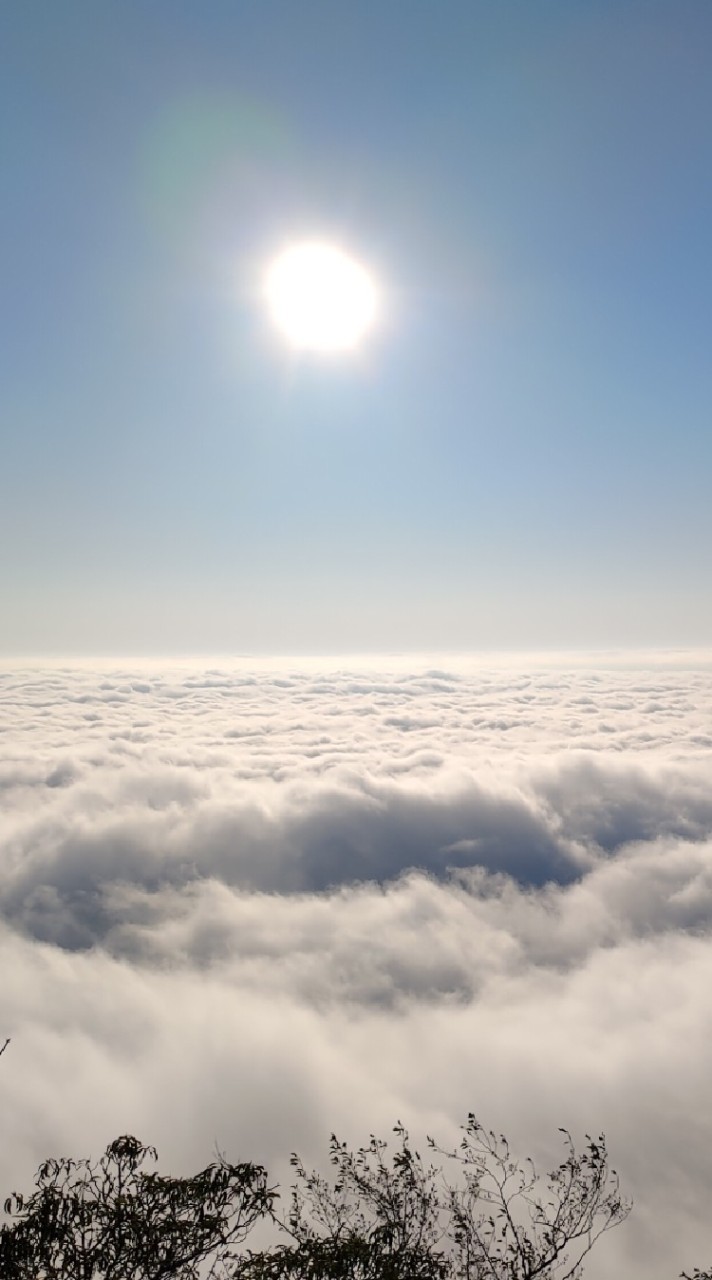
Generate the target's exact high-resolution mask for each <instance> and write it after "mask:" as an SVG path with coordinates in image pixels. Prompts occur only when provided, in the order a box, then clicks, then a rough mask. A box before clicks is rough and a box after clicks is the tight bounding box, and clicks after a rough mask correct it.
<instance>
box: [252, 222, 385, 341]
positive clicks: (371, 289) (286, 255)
mask: <svg viewBox="0 0 712 1280" xmlns="http://www.w3.org/2000/svg"><path fill="white" fill-rule="evenodd" d="M265 296H266V299H267V306H268V308H269V311H270V314H271V316H272V319H273V320H274V322H275V324H276V325H277V328H278V329H279V330H280V331H281V332H282V334H283V335H284V336H285V337H286V338H287V340H288V341H289V343H290V344H291V345H292V346H293V347H298V348H302V349H305V350H312V351H348V350H350V349H352V348H354V347H357V346H358V345H359V343H360V342H361V339H362V338H363V337H364V336H365V334H366V333H367V332H368V330H369V329H370V328H371V326H372V324H373V323H374V321H375V319H376V315H377V311H378V293H377V290H376V286H375V283H374V281H373V279H372V277H371V276H370V274H369V273H368V271H367V270H366V269H365V267H362V266H361V264H360V263H359V262H356V260H355V259H354V258H351V257H350V256H349V255H348V254H347V253H344V252H343V250H342V249H338V248H337V247H336V246H335V245H331V244H325V243H323V242H321V241H308V242H306V243H303V244H295V245H292V246H291V247H290V248H288V249H285V250H284V251H283V252H282V253H281V254H280V255H279V256H278V257H277V258H276V259H275V261H274V262H273V263H272V265H271V266H270V268H269V269H268V271H267V275H266V279H265Z"/></svg>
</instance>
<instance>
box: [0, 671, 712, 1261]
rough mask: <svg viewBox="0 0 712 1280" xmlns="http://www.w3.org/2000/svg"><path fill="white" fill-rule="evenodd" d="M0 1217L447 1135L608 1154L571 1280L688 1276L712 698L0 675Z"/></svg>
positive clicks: (657, 688)
mask: <svg viewBox="0 0 712 1280" xmlns="http://www.w3.org/2000/svg"><path fill="white" fill-rule="evenodd" d="M0 697H1V698H2V704H1V705H2V719H3V722H4V725H5V732H4V734H3V736H2V738H1V739H0V803H1V804H2V809H3V815H4V818H3V826H2V835H1V837H0V951H1V952H2V970H3V973H4V975H5V976H6V978H5V982H4V984H3V994H2V1007H1V1014H0V1033H2V1034H11V1035H12V1036H13V1044H12V1046H11V1051H10V1053H8V1054H7V1055H5V1057H4V1058H3V1061H2V1067H1V1074H2V1082H3V1087H4V1089H5V1097H6V1099H7V1102H8V1105H7V1106H6V1108H5V1112H6V1115H8V1116H9V1117H10V1119H9V1120H8V1124H7V1131H6V1134H5V1136H4V1140H3V1144H2V1150H1V1151H0V1176H1V1177H2V1180H3V1185H4V1186H5V1189H6V1191H7V1190H9V1189H10V1187H11V1186H12V1185H14V1184H16V1183H18V1182H21V1181H22V1180H23V1179H24V1180H26V1179H27V1177H28V1176H29V1173H30V1172H31V1169H32V1167H33V1165H34V1164H35V1163H36V1162H37V1161H38V1160H39V1159H40V1158H41V1157H43V1156H45V1155H47V1154H50V1152H53V1153H82V1152H89V1151H97V1150H98V1149H99V1147H100V1146H101V1145H102V1143H104V1142H105V1141H106V1140H108V1138H110V1137H112V1136H115V1134H116V1133H118V1132H120V1131H126V1130H130V1131H134V1132H137V1133H138V1134H139V1135H140V1136H142V1137H143V1138H145V1139H146V1140H150V1141H155V1142H156V1143H157V1144H158V1145H159V1147H160V1148H161V1150H162V1155H163V1157H164V1160H165V1161H166V1162H170V1163H172V1164H174V1165H179V1166H183V1165H186V1164H188V1163H190V1162H195V1161H197V1160H200V1159H203V1158H207V1157H208V1156H209V1154H210V1151H211V1149H212V1147H213V1144H214V1142H215V1141H216V1140H217V1141H219V1142H220V1143H221V1144H222V1145H224V1146H225V1147H227V1149H228V1150H229V1151H230V1153H231V1154H234V1155H235V1156H238V1155H239V1156H241V1157H242V1156H245V1157H248V1156H249V1157H250V1158H255V1159H264V1160H267V1161H270V1162H271V1163H272V1164H274V1165H275V1167H281V1168H282V1169H283V1168H284V1160H285V1157H286V1156H287V1155H288V1153H289V1151H290V1150H291V1149H292V1148H294V1147H297V1148H298V1149H299V1150H300V1151H301V1152H303V1153H304V1154H305V1156H306V1157H307V1158H309V1157H312V1158H314V1159H317V1158H318V1157H319V1154H320V1152H321V1151H322V1150H323V1147H324V1141H325V1138H326V1136H328V1132H329V1131H330V1130H331V1129H332V1128H335V1129H337V1130H339V1131H340V1132H341V1133H343V1134H344V1136H347V1137H350V1138H353V1139H354V1140H359V1139H360V1138H362V1137H364V1136H366V1135H367V1133H368V1132H370V1131H371V1130H374V1129H375V1130H377V1131H378V1130H379V1129H380V1130H385V1129H387V1128H388V1126H389V1124H390V1123H392V1122H393V1121H395V1120H396V1119H397V1118H400V1119H402V1120H403V1121H404V1122H406V1123H408V1124H409V1125H411V1126H412V1128H413V1130H414V1131H415V1132H416V1134H421V1135H422V1134H424V1132H425V1131H429V1132H434V1133H436V1134H437V1136H439V1137H443V1138H445V1139H446V1138H448V1137H449V1136H451V1135H452V1134H453V1132H454V1128H455V1126H456V1124H457V1123H458V1121H459V1120H461V1119H463V1118H464V1116H465V1113H466V1112H467V1111H468V1110H469V1109H476V1110H477V1111H479V1112H480V1113H481V1115H482V1118H483V1119H484V1120H485V1121H487V1122H490V1121H491V1122H492V1123H494V1124H495V1125H496V1126H497V1127H499V1128H503V1129H504V1130H505V1131H506V1132H508V1133H509V1135H510V1136H511V1138H512V1139H513V1142H514V1144H515V1145H519V1146H521V1148H522V1149H523V1150H524V1151H529V1150H531V1151H533V1152H534V1153H535V1154H536V1155H539V1156H541V1157H542V1159H543V1160H544V1161H545V1162H546V1160H547V1159H548V1160H553V1159H554V1157H555V1156H556V1154H557V1153H556V1148H555V1136H556V1128H557V1126H558V1125H559V1124H565V1125H568V1126H569V1127H570V1128H571V1129H572V1130H573V1131H574V1132H578V1133H583V1131H585V1130H588V1131H593V1130H595V1131H598V1130H599V1129H600V1128H603V1129H605V1130H606V1132H607V1134H608V1138H609V1144H610V1146H611V1148H612V1151H613V1153H614V1156H615V1160H616V1163H617V1165H618V1167H619V1169H620V1172H621V1175H622V1178H623V1181H624V1183H625V1184H626V1186H627V1188H628V1189H629V1190H630V1191H631V1192H632V1194H633V1195H634V1196H635V1198H636V1201H637V1206H636V1211H635V1214H634V1217H633V1218H632V1219H631V1222H630V1223H629V1224H628V1225H626V1226H625V1227H624V1228H622V1229H621V1230H620V1231H618V1232H617V1233H616V1235H615V1236H614V1237H611V1238H610V1240H609V1241H606V1242H605V1243H604V1244H603V1245H601V1246H600V1247H599V1249H598V1257H596V1255H594V1256H593V1258H592V1261H591V1264H590V1266H589V1268H588V1272H587V1274H589V1275H590V1276H592V1277H594V1280H595V1277H596V1276H603V1275H605V1274H616V1273H618V1272H620V1274H623V1273H625V1274H626V1275H630V1276H632V1277H633V1278H635V1277H637V1276H640V1277H642V1276H643V1275H645V1276H646V1277H652V1278H653V1280H656V1278H657V1277H660V1278H661V1280H662V1277H663V1276H674V1275H676V1274H677V1272H678V1271H679V1270H680V1269H681V1267H682V1266H683V1265H685V1266H688V1267H689V1266H691V1265H692V1264H693V1263H695V1262H698V1263H700V1264H701V1263H703V1262H705V1261H708V1260H709V1258H712V1236H710V1238H709V1239H706V1238H705V1231H704V1223H705V1220H706V1216H707V1213H708V1206H707V1203H706V1190H705V1188H706V1187H707V1186H708V1185H709V1183H710V1177H711V1175H712V1156H710V1151H711V1150H712V1141H711V1139H712V1116H711V1115H710V1113H709V1106H708V1102H707V1094H708V1080H709V1075H710V1069H711V1068H712V1034H710V1033H711V1032H712V1012H711V1011H712V1003H711V1002H710V1000H709V995H708V993H709V990H710V989H711V986H712V943H711V941H710V926H711V924H712V799H711V798H710V791H709V777H710V748H711V746H712V735H711V734H710V731H709V725H710V724H711V723H712V715H711V713H712V668H710V666H708V665H705V663H704V662H703V661H702V660H701V659H699V658H697V659H695V660H690V659H687V660H683V659H682V658H680V657H678V658H675V657H674V656H672V657H670V656H668V657H665V656H664V655H660V656H659V657H658V658H648V659H646V660H642V659H641V660H640V661H631V660H626V661H623V660H618V661H615V660H611V661H609V662H608V664H607V665H606V666H604V665H603V664H602V663H601V662H600V660H599V661H597V662H596V663H594V662H593V661H592V660H590V661H588V662H587V661H585V660H583V659H578V660H577V661H575V662H574V661H572V660H569V661H567V662H565V661H563V660H562V661H561V662H560V663H558V664H554V663H551V662H550V663H544V662H535V661H532V662H531V663H529V664H526V665H525V664H523V663H521V664H520V665H516V664H515V663H514V662H510V663H509V664H506V665H505V664H502V665H500V666H499V667H497V666H495V665H494V664H492V665H491V666H486V665H484V664H474V663H467V662H465V661H463V660H459V661H458V660H448V661H447V662H445V661H444V660H443V659H440V660H439V661H438V662H437V663H432V662H431V663H429V664H425V663H423V664H419V665H416V664H412V665H411V667H410V669H409V668H408V667H407V666H406V665H405V664H404V663H397V662H395V661H394V662H392V663H390V664H389V663H385V662H383V663H381V664H379V665H374V664H372V665H371V666H368V665H367V664H365V663H361V664H355V663H354V664H353V665H350V666H348V667H347V666H346V665H344V664H340V665H337V664H335V663H331V664H326V663H322V664H316V663H306V662H303V663H290V664H280V665H279V666H278V665H276V664H273V665H271V664H269V663H267V662H262V663H260V662H252V663H247V662H246V663H243V664H241V665H239V666H238V665H228V664H225V665H224V666H222V667H220V668H217V667H216V668H214V669H212V670H209V671H206V670H201V669H199V668H198V667H197V666H193V667H184V668H182V669H180V668H178V667H175V666H174V667H168V666H166V667H160V666H158V665H155V664H154V665H153V666H144V667H142V668H140V669H139V668H138V667H137V668H136V669H133V670H132V669H129V668H125V669H120V670H119V669H111V668H109V667H108V666H107V667H104V668H103V669H98V668H94V669H90V668H88V667H81V666H78V665H77V666H73V667H67V668H60V667H45V668H43V669H37V670H20V669H19V668H18V669H11V670H8V671H6V672H5V674H4V677H3V679H2V681H1V682H0Z"/></svg>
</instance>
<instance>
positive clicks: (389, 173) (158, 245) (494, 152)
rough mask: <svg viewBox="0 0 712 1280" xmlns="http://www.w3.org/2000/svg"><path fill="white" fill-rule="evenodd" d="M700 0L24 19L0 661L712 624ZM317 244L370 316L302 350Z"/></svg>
mask: <svg viewBox="0 0 712 1280" xmlns="http://www.w3.org/2000/svg"><path fill="white" fill-rule="evenodd" d="M711 47H712V4H710V3H709V0H665V2H661V0H586V2H584V0H542V2H541V3H532V0H462V3H459V2H458V0H442V2H441V3H434V0H373V2H372V0H358V2H357V3H355V2H354V0H348V3H346V2H341V0H298V2H297V0H283V2H278V0H259V2H257V0H255V2H249V3H248V2H240V0H209V2H207V3H203V4H198V3H196V2H195V0H151V3H150V4H149V3H146V2H145V0H140V2H138V0H105V2H103V3H97V0H86V3H85V2H84V0H63V3H61V4H58V3H53V2H51V0H44V2H43V3H37V2H35V0H21V2H18V3H15V4H9V5H6V6H5V7H4V9H3V13H2V17H1V19H0V121H1V122H2V124H1V126H0V158H1V165H2V168H1V173H2V198H1V200H0V291H1V293H0V296H1V297H2V309H1V314H0V415H1V427H0V429H1V433H2V439H1V451H0V525H1V529H2V537H1V542H0V546H1V573H2V601H3V623H2V632H1V634H0V646H1V647H2V649H3V650H4V652H6V653H12V654H20V655H22V654H42V653H68V654H81V653H83V652H87V653H100V652H131V653H157V652H170V653H176V652H186V653H187V652H221V653H226V652H232V653H239V652H248V651H254V652H275V651H277V652H283V653H289V652H303V651H313V652H323V651H341V650H349V651H353V650H378V649H420V650H422V649H428V648H441V649H452V650H454V649H478V648H482V647H484V648H489V647H496V646H503V647H506V648H532V647H547V646H553V647H556V648H559V647H566V646H597V645H628V644H630V645H636V646H640V645H643V644H650V645H688V644H690V645H705V644H709V643H711V642H712V593H711V592H710V589H709V587H710V583H709V578H710V571H709V562H710V547H711V541H712V539H711V534H712V501H711V500H710V492H711V478H712V432H711V430H710V408H711V407H712V365H711V364H710V358H709V335H710V327H711V326H710V321H711V320H712V287H711V286H712V251H711V250H710V228H711V227H712V77H711V76H710V74H709V66H710V49H711ZM313 237H319V238H321V239H324V240H327V241H332V240H333V241H334V242H335V243H337V244H339V245H341V246H343V247H344V248H347V249H348V250H349V251H350V252H352V253H353V254H354V255H355V256H356V257H357V258H358V259H359V260H360V261H362V262H363V263H365V264H367V265H368V266H369V268H370V269H371V271H372V272H373V273H374V275H375V277H376V279H377V281H378V282H379V285H380V287H381V289H382V293H383V298H384V305H383V317H382V320H381V322H380V324H378V325H377V326H376V328H375V329H374V331H373V332H372V333H371V334H370V335H369V337H368V339H367V341H365V342H364V344H363V346H362V347H361V348H360V349H359V350H358V351H355V352H352V353H329V354H328V356H327V355H323V356H320V355H318V354H316V353H310V354H308V355H300V356H295V354H294V352H292V351H290V350H289V349H288V348H287V347H286V345H285V344H284V342H283V341H282V340H281V339H280V337H279V335H278V334H277V333H276V332H275V331H274V329H273V327H272V326H271V325H270V323H269V320H268V317H267V316H266V315H265V308H264V304H263V300H262V297H261V295H260V282H261V280H262V277H263V274H264V271H265V269H266V267H267V265H268V264H269V262H270V260H271V259H272V257H273V256H274V254H275V253H276V252H277V251H278V250H280V249H281V248H283V247H284V246H285V245H286V244H289V243H291V242H296V241H299V240H301V239H304V238H313Z"/></svg>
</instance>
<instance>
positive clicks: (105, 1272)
mask: <svg viewBox="0 0 712 1280" xmlns="http://www.w3.org/2000/svg"><path fill="white" fill-rule="evenodd" d="M155 1158H156V1152H155V1150H154V1149H153V1148H152V1147H145V1146H143V1145H142V1144H141V1143H140V1142H139V1141H138V1140H137V1139H136V1138H131V1137H125V1138H117V1140H116V1141H115V1142H112V1143H111V1145H110V1146H109V1147H108V1148H107V1150H106V1152H105V1154H104V1155H103V1156H102V1157H101V1159H100V1160H98V1161H97V1162H96V1163H94V1164H92V1163H91V1162H90V1161H89V1160H47V1161H46V1162H45V1164H43V1165H42V1166H41V1167H40V1169H39V1172H38V1174H37V1178H36V1184H35V1185H36V1190H35V1191H34V1193H33V1194H32V1195H31V1196H30V1197H29V1198H27V1199H24V1198H23V1196H21V1195H13V1196H10V1197H9V1199H8V1200H7V1201H6V1202H5V1212H6V1213H7V1214H10V1215H12V1217H13V1218H14V1221H12V1222H11V1223H10V1224H9V1225H6V1226H5V1227H3V1229H2V1232H1V1233H0V1276H2V1280H164V1278H165V1280H168V1277H171V1278H173V1277H175V1278H176V1280H194V1278H197V1277H198V1276H200V1277H206V1276H215V1277H217V1276H224V1275H227V1274H229V1272H230V1270H231V1268H232V1264H233V1263H234V1261H235V1259H236V1257H237V1253H236V1249H237V1247H238V1246H239V1245H241V1244H242V1243H243V1242H244V1240H245V1238H246V1236H247V1234H248V1232H249V1231H250V1229H251V1228H252V1227H253V1226H254V1225H255V1223H256V1222H257V1221H258V1220H259V1219H260V1218H262V1217H265V1216H266V1215H268V1214H269V1213H270V1211H271V1209H272V1204H273V1200H274V1192H273V1191H272V1190H271V1189H270V1188H269V1187H268V1186H267V1175H266V1173H265V1170H264V1169H262V1168H261V1167H260V1166H259V1165H254V1164H238V1165H232V1164H228V1163H227V1161H226V1160H224V1159H223V1158H222V1157H221V1158H220V1159H219V1160H218V1161H216V1163H214V1164H212V1165H209V1166H208V1168H206V1169H203V1170H202V1172H200V1173H197V1174H195V1175H194V1176H193V1177H191V1178H173V1177H165V1176H161V1175H159V1174H157V1173H154V1172H150V1171H148V1170H147V1169H146V1168H145V1167H144V1166H145V1165H146V1164H147V1162H149V1161H152V1160H155Z"/></svg>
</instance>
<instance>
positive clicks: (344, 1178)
mask: <svg viewBox="0 0 712 1280" xmlns="http://www.w3.org/2000/svg"><path fill="white" fill-rule="evenodd" d="M562 1133H563V1134H564V1142H565V1158H564V1160H563V1161H562V1163H561V1164H560V1165H559V1166H558V1167H557V1168H556V1169H554V1171H553V1172H552V1173H550V1174H548V1175H547V1176H543V1177H542V1176H540V1175H539V1174H538V1173H537V1171H536V1169H535V1167H534V1165H533V1164H532V1162H531V1161H529V1160H527V1161H525V1162H523V1163H521V1162H518V1161H516V1160H514V1159H513V1158H512V1156H511V1153H510V1149H509V1146H508V1144H507V1141H506V1139H505V1138H503V1137H497V1136H496V1135H495V1134H494V1133H492V1132H490V1131H488V1130H486V1129H484V1128H483V1126H482V1125H481V1124H480V1123H479V1121H478V1120H477V1119H476V1118H475V1116H473V1115H471V1116H470V1117H469V1119H468V1122H467V1124H466V1125H465V1126H464V1128H463V1137H462V1141H461V1143H460V1145H459V1147H458V1148H457V1150H455V1151H448V1150H444V1149H442V1148H440V1147H438V1146H437V1145H436V1144H435V1143H434V1142H432V1141H430V1147H431V1149H432V1151H433V1152H434V1153H435V1155H436V1156H437V1157H439V1159H438V1162H437V1163H432V1162H431V1163H427V1164H426V1163H425V1162H424V1161H423V1159H422V1157H421V1156H420V1155H419V1153H418V1152H417V1151H414V1150H413V1149H412V1147H411V1145H410V1140H409V1136H408V1134H407V1132H406V1130H405V1129H404V1128H403V1127H402V1126H400V1125H398V1126H396V1129H395V1134H396V1138H397V1146H396V1149H395V1151H394V1152H393V1154H392V1155H390V1156H389V1153H388V1148H387V1144H386V1143H385V1142H382V1141H380V1140H378V1139H376V1138H374V1137H372V1138H371V1140H370V1142H369V1144H368V1146H366V1147H363V1148H361V1149H360V1150H358V1151H356V1152H352V1151H350V1150H349V1149H348V1147H347V1146H346V1145H345V1144H343V1143H340V1142H339V1141H337V1139H336V1138H335V1137H334V1138H332V1141H331V1163H332V1165H333V1167H334V1175H333V1177H332V1178H331V1179H327V1178H324V1177H322V1176H321V1175H319V1174H318V1173H315V1172H309V1171H307V1170H306V1169H305V1168H304V1166H303V1164H302V1162H301V1161H300V1160H299V1158H298V1157H297V1156H293V1157H292V1165H293V1168H294V1170H295V1174H296V1183H295V1186H294V1188H293V1192H292V1200H291V1208H290V1211H289V1213H288V1215H287V1217H286V1218H284V1219H282V1220H281V1227H282V1230H283V1231H284V1232H286V1233H287V1234H288V1236H289V1237H290V1243H289V1244H286V1245H278V1246H276V1247H275V1248H273V1249H271V1250H268V1251H266V1252H264V1253H261V1254H256V1255H253V1256H251V1258H250V1259H249V1260H248V1261H247V1263H246V1266H245V1272H246V1273H248V1276H249V1280H297V1277H300V1278H301V1277H305V1278H307V1280H333V1278H338V1280H381V1278H382V1280H484V1278H485V1277H486V1278H487V1280H534V1278H535V1277H541V1278H542V1280H550V1278H551V1277H554V1276H559V1280H574V1277H577V1276H579V1275H580V1274H581V1264H582V1262H583V1259H584V1258H585V1257H586V1255H587V1254H588V1253H589V1252H590V1250H591V1249H592V1248H593V1245H594V1244H595V1242H596V1240H598V1238H599V1237H600V1236H601V1235H602V1233H603V1232H605V1231H608V1230H609V1229H610V1228H611V1227H614V1226H616V1225H617V1224H618V1223H620V1222H622V1221H623V1220H624V1219H625V1217H626V1216H627V1214H628V1212H629V1205H628V1204H627V1203H626V1202H625V1201H623V1200H622V1198H621V1195H620V1190H619V1186H618V1177H617V1175H616V1173H615V1171H614V1170H612V1169H610V1167H609V1163H608V1156H607V1152H606V1145H605V1141H604V1139H603V1138H602V1137H601V1138H598V1139H597V1140H596V1141H594V1140H593V1139H591V1138H587V1145H586V1148H585V1150H584V1151H583V1153H582V1154H581V1155H579V1154H577V1152H576V1150H575V1148H574V1145H573V1142H572V1140H571V1137H570V1135H569V1134H568V1133H567V1132H566V1131H565V1130H562ZM443 1164H444V1166H445V1168H443ZM448 1166H449V1167H450V1168H451V1169H452V1170H453V1173H454V1176H453V1178H452V1180H450V1179H449V1178H448V1177H447V1169H448ZM243 1274H244V1272H243Z"/></svg>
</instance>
